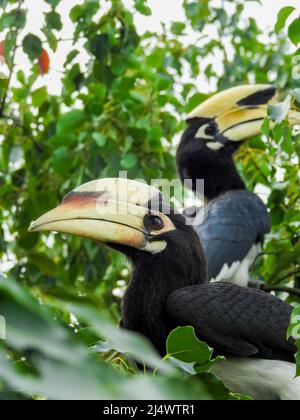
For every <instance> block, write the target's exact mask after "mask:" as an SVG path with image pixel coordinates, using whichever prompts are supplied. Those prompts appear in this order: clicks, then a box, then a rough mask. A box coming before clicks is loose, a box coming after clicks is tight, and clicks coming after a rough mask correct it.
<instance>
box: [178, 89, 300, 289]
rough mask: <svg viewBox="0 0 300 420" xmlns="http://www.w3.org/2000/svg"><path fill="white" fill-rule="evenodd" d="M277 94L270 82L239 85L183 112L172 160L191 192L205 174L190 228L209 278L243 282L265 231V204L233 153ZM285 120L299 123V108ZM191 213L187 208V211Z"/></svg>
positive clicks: (252, 133)
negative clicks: (198, 219)
mask: <svg viewBox="0 0 300 420" xmlns="http://www.w3.org/2000/svg"><path fill="white" fill-rule="evenodd" d="M276 96H277V92H276V88H275V87H273V86H270V85H252V86H251V85H246V86H238V87H234V88H231V89H228V90H225V91H223V92H221V93H218V94H216V95H214V96H212V97H211V98H210V99H208V100H206V101H205V102H203V103H202V104H201V105H199V106H198V107H197V108H196V109H194V110H193V111H192V112H191V113H190V114H189V116H188V118H187V124H188V127H187V129H186V130H185V132H184V134H183V136H182V139H181V142H180V145H179V147H178V150H177V166H178V171H179V174H180V177H181V180H182V181H185V180H189V181H190V183H189V184H188V186H190V188H191V189H193V190H194V192H197V182H196V181H197V180H204V196H205V199H206V200H205V201H206V206H205V207H204V209H203V216H204V217H203V220H202V223H200V224H197V223H196V224H195V229H196V230H197V232H198V234H199V235H200V237H201V239H202V241H203V246H204V249H205V252H206V256H207V260H208V278H209V280H210V281H218V280H227V281H230V282H233V283H238V284H240V285H243V286H247V284H248V282H249V280H250V279H249V268H250V267H251V265H252V263H253V261H254V260H255V258H256V257H257V255H258V253H259V252H260V250H261V245H262V243H263V240H264V236H265V234H266V233H268V232H269V231H270V228H271V224H270V217H269V214H268V211H267V208H266V206H265V204H264V203H263V202H262V200H261V199H260V198H259V197H258V196H257V195H255V194H254V193H252V192H250V191H248V190H247V188H246V186H245V183H244V182H243V180H242V179H241V177H240V175H239V173H238V170H237V168H236V166H235V163H234V159H233V155H234V153H235V152H236V151H237V150H238V149H239V147H240V146H241V144H242V143H243V142H244V141H245V140H247V139H249V138H251V137H254V136H256V135H259V134H260V132H261V127H262V124H263V121H264V119H265V118H266V117H267V109H268V104H269V103H272V102H275V100H276ZM289 120H290V122H291V123H292V124H296V123H300V114H299V113H297V111H291V112H290V114H289ZM198 192H200V191H198ZM191 210H192V212H191ZM198 210H199V209H198ZM196 213H197V209H189V211H187V212H186V214H187V216H189V217H191V216H192V217H195V215H196Z"/></svg>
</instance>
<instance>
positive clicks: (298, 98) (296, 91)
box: [293, 88, 300, 103]
mask: <svg viewBox="0 0 300 420" xmlns="http://www.w3.org/2000/svg"><path fill="white" fill-rule="evenodd" d="M293 96H294V98H295V99H296V101H297V102H299V103H300V88H297V89H294V90H293Z"/></svg>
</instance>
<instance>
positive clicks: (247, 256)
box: [189, 189, 271, 286]
mask: <svg viewBox="0 0 300 420" xmlns="http://www.w3.org/2000/svg"><path fill="white" fill-rule="evenodd" d="M198 211H199V209H198ZM189 215H191V212H190V211H189ZM270 227H271V224H270V217H269V214H268V212H267V209H266V206H265V204H264V203H263V202H262V201H261V199H260V198H259V197H258V196H257V195H255V194H253V193H251V192H250V191H248V190H246V189H245V190H233V191H227V192H225V193H224V194H221V195H220V196H218V197H217V198H215V199H213V200H211V201H209V202H208V204H207V205H206V206H204V208H203V222H202V223H200V224H198V225H196V226H194V228H195V230H196V232H197V233H198V235H199V237H200V238H201V240H202V244H203V247H204V251H205V254H206V257H207V263H208V278H209V279H210V281H218V280H227V281H230V282H232V283H237V284H240V285H242V286H247V283H248V280H249V275H248V272H249V269H250V267H251V265H252V263H253V262H254V259H255V258H256V255H257V253H258V252H260V250H261V246H262V243H263V241H264V237H265V235H266V234H267V233H268V232H269V231H270Z"/></svg>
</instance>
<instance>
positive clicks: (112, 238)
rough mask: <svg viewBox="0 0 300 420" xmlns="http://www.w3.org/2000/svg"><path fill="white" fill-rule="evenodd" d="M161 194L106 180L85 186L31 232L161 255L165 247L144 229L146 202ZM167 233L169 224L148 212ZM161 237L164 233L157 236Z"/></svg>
mask: <svg viewBox="0 0 300 420" xmlns="http://www.w3.org/2000/svg"><path fill="white" fill-rule="evenodd" d="M159 194H160V192H159V191H158V190H156V189H155V188H152V187H150V186H148V185H146V184H142V183H138V182H135V181H129V180H126V179H117V178H108V179H102V180H99V181H92V182H89V183H87V184H84V185H82V186H80V187H78V188H76V189H75V190H74V191H72V192H71V193H70V194H68V195H67V196H66V197H65V198H64V199H63V201H62V203H61V204H60V205H59V206H58V207H56V208H55V209H53V210H51V211H49V212H48V213H46V214H44V215H43V216H41V217H40V218H39V219H38V220H36V221H35V222H33V223H32V224H31V226H30V228H29V231H30V232H38V231H55V232H62V233H70V234H73V235H77V236H81V237H85V238H89V239H93V240H96V241H100V242H103V243H108V244H114V243H115V244H122V245H125V246H128V247H133V248H136V249H139V250H145V251H149V252H153V253H156V252H160V251H161V250H162V248H163V247H165V246H166V244H165V243H163V244H162V243H161V242H159V241H155V242H152V241H151V240H152V239H153V237H154V236H155V235H154V234H153V232H149V231H148V230H147V229H146V228H145V226H144V219H145V216H146V215H147V214H149V212H150V210H149V208H148V204H149V202H151V201H152V200H155V199H156V198H157V196H158V195H159ZM151 214H157V215H159V217H160V218H161V219H162V220H163V221H164V229H165V230H167V229H168V230H170V229H171V228H172V226H171V225H170V220H169V219H168V218H167V217H166V216H165V215H164V214H162V213H160V212H158V211H155V210H151ZM160 233H163V232H160Z"/></svg>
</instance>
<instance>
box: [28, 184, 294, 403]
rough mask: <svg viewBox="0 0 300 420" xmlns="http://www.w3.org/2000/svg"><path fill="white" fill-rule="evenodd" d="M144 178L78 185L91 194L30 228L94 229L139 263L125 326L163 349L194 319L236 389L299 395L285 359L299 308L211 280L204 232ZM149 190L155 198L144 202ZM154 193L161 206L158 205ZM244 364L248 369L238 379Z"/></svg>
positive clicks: (92, 233) (72, 199) (91, 232)
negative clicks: (173, 333)
mask: <svg viewBox="0 0 300 420" xmlns="http://www.w3.org/2000/svg"><path fill="white" fill-rule="evenodd" d="M139 186H140V188H141V189H142V192H143V194H141V195H140V196H139V197H140V198H138V196H137V195H136V193H134V194H132V193H128V194H124V192H125V191H124V190H127V192H128V191H130V189H131V187H134V191H135V189H136V187H137V183H135V182H132V181H127V180H126V181H124V180H122V181H121V180H116V179H107V180H100V181H94V182H91V183H88V184H85V185H83V186H81V187H78V188H77V189H76V190H75V192H76V193H81V192H84V195H76V194H73V195H72V196H69V199H68V200H67V202H66V201H63V203H62V204H61V205H60V206H58V207H56V208H55V209H53V210H51V211H50V212H47V213H46V214H45V215H43V216H41V217H40V218H39V219H38V220H36V221H35V222H33V223H32V224H31V226H30V230H31V231H49V230H55V231H58V232H65V233H72V234H75V235H79V236H83V237H88V238H91V239H94V240H98V241H101V242H104V243H106V244H107V245H109V246H110V247H112V248H114V249H115V250H118V251H119V252H122V253H123V254H124V255H126V256H127V257H128V258H129V260H130V261H131V264H132V278H131V281H130V283H129V286H128V288H127V291H126V293H125V296H124V299H123V303H122V321H121V326H122V327H123V328H125V329H129V330H133V331H136V332H138V333H141V334H143V335H145V336H146V337H148V339H149V340H151V342H152V343H153V345H154V346H155V347H156V349H157V350H158V352H159V353H160V354H161V355H165V353H166V347H165V344H166V339H167V337H168V334H169V333H170V332H171V330H173V329H174V328H176V327H178V326H185V325H192V326H193V327H194V329H195V332H196V335H197V336H198V337H199V338H200V339H203V340H205V341H206V342H207V343H208V344H209V345H210V346H212V347H213V348H214V350H215V354H225V355H226V356H227V360H228V363H227V362H226V363H227V365H226V363H225V365H223V364H222V363H223V362H222V363H221V364H218V365H217V367H218V369H221V371H222V369H223V374H222V372H221V373H220V375H221V378H224V380H225V381H227V380H228V381H229V382H228V383H230V384H232V386H233V389H235V390H236V392H240V391H239V390H241V392H247V391H248V389H249V391H250V392H251V395H255V396H256V395H258V396H260V395H263V396H265V395H267V396H270V395H272V396H273V395H275V397H276V396H277V395H278V398H281V396H282V398H289V396H291V397H294V396H296V397H297V398H298V397H299V392H300V384H299V383H298V385H297V384H296V385H297V387H296V388H295V389H294V391H293V392H289V389H287V390H286V386H288V387H289V386H291V387H292V384H293V383H294V381H293V374H294V368H293V366H294V365H292V364H291V365H289V364H288V366H286V365H285V363H286V361H290V362H292V361H293V360H294V359H293V355H294V353H295V352H296V346H295V342H294V340H293V339H289V340H287V330H288V326H289V322H290V316H291V313H292V309H293V308H292V307H291V306H290V305H288V304H287V303H285V302H283V301H281V300H280V299H278V298H277V297H274V296H271V295H269V294H265V293H263V292H260V291H258V290H251V289H248V288H242V287H240V286H236V285H234V284H230V283H224V282H220V283H207V267H206V258H205V252H204V249H203V246H202V244H201V241H200V239H199V237H198V234H197V232H196V231H195V230H194V229H193V228H192V227H191V226H189V225H187V224H186V220H185V218H184V217H183V216H182V215H180V214H178V213H176V212H175V211H173V210H172V209H170V208H169V207H167V206H165V204H164V201H163V200H161V199H157V195H158V194H159V192H157V190H155V191H154V190H153V189H151V188H150V187H148V186H145V185H144V184H139ZM119 187H121V189H120V188H119ZM96 192H97V193H102V192H103V193H104V192H105V194H106V196H105V197H106V198H105V199H102V198H101V199H100V200H98V195H99V194H98V195H97V197H96V195H95V193H96ZM116 192H118V194H117V196H116V194H115V193H116ZM145 193H147V194H145ZM149 194H150V195H151V200H150V202H149V201H146V202H145V201H144V198H145V197H146V196H147V197H148V196H149ZM99 196H100V197H102V194H101V195H99ZM116 197H117V199H116ZM111 198H113V200H111ZM152 198H153V199H154V200H152ZM153 201H154V202H155V203H159V206H160V207H161V208H160V209H158V208H156V209H155V210H153V208H152V205H151V203H152V202H153ZM116 203H117V204H118V206H120V210H119V211H118V210H116V207H115V204H116ZM112 204H113V205H112ZM124 204H126V206H125V207H124ZM118 206H117V208H118ZM133 210H134V211H133ZM258 359H259V360H258ZM262 359H267V360H262ZM273 359H275V362H273ZM268 360H269V361H268ZM236 362H238V363H236ZM256 362H257V363H259V366H261V365H262V366H264V369H265V370H264V373H263V375H265V374H266V375H268V379H266V380H264V376H263V375H262V377H261V376H259V378H257V373H256V372H257V368H258V367H257V366H258V365H257V363H256ZM262 362H263V363H262ZM266 362H268V363H266ZM266 365H267V366H266ZM237 366H238V368H239V369H240V371H242V372H243V373H241V375H242V376H241V377H238V378H237V381H234V380H233V381H232V379H234V378H235V377H236V372H235V369H236V367H237ZM270 367H271V369H273V367H274V369H275V370H276V369H277V368H278V370H276V372H277V376H276V375H275V376H274V375H273V376H272V372H269V371H268V369H270ZM285 370H287V372H286V373H287V374H285ZM278 372H280V375H279V379H278ZM281 372H283V374H282V375H283V376H284V377H282V375H281ZM248 373H249V375H248ZM222 375H224V376H222ZM243 375H246V377H245V378H244V376H243ZM275 377H276V378H277V379H275V381H277V382H276V383H275V384H274V386H273V378H275ZM239 382H241V385H239ZM225 383H226V382H225ZM247 383H250V384H251V386H253V383H254V384H255V383H257V384H259V387H260V388H258V392H252V391H251V387H248V386H247ZM266 390H267V391H268V392H267V393H266V392H265V391H266Z"/></svg>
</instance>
